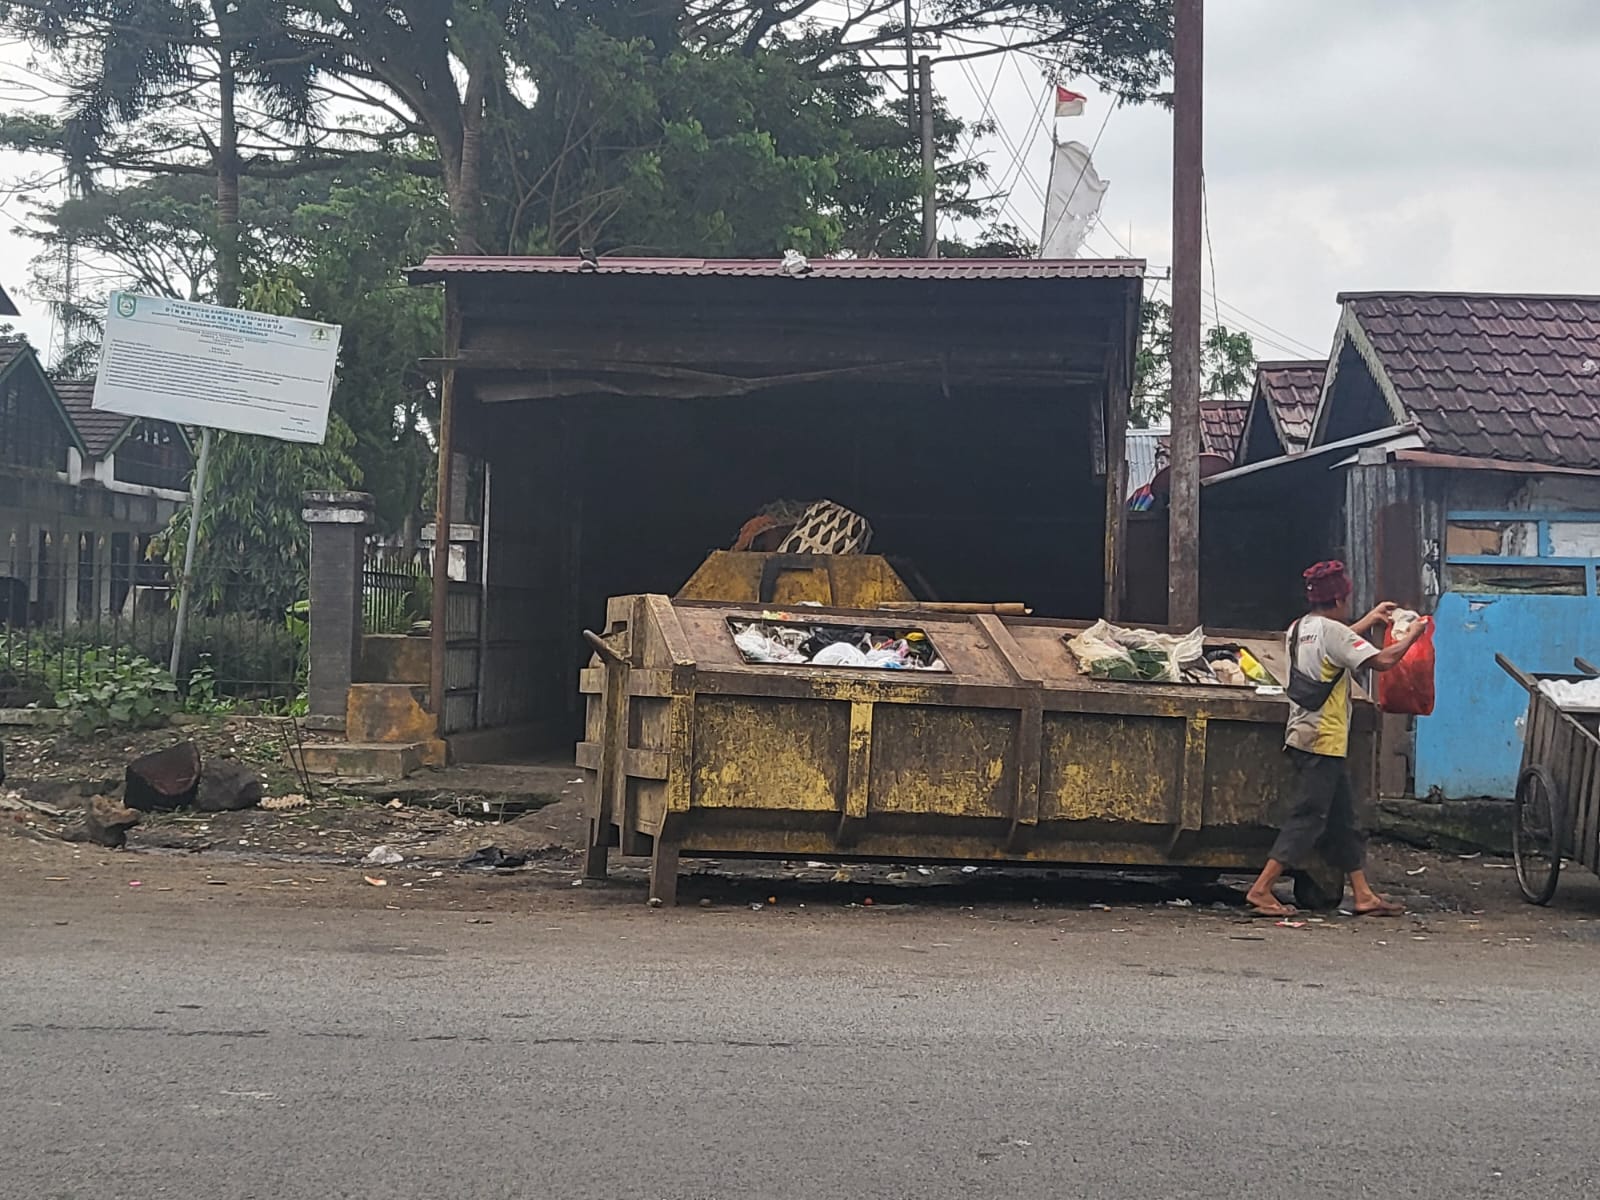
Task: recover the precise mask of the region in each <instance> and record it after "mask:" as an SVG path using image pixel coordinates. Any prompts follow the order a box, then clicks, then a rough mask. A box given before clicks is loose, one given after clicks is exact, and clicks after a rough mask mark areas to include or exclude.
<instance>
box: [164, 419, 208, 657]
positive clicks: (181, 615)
mask: <svg viewBox="0 0 1600 1200" xmlns="http://www.w3.org/2000/svg"><path fill="white" fill-rule="evenodd" d="M210 465H211V427H210V426H209V425H207V426H205V427H204V428H202V429H201V430H200V461H199V462H197V463H195V465H194V487H193V489H191V491H190V493H189V542H188V545H186V546H185V547H184V550H183V574H182V576H180V577H179V579H178V615H177V618H176V619H175V620H174V621H173V623H172V661H171V663H170V664H168V666H167V670H169V671H170V672H172V678H173V679H174V680H176V679H177V678H178V660H179V659H180V658H182V657H183V635H184V631H185V630H187V629H188V627H189V589H190V588H191V587H192V586H193V581H194V549H195V544H196V543H197V542H199V540H200V506H201V505H202V504H204V503H205V502H206V468H207V467H209V466H210Z"/></svg>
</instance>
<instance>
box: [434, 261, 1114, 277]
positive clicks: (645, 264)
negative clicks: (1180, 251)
mask: <svg viewBox="0 0 1600 1200" xmlns="http://www.w3.org/2000/svg"><path fill="white" fill-rule="evenodd" d="M809 265H810V268H811V269H810V271H809V272H808V273H807V274H806V275H803V276H798V277H797V278H801V279H1138V278H1142V277H1143V276H1144V267H1145V264H1144V260H1143V259H1139V258H1114V259H1089V258H1065V259H1042V258H939V259H923V258H814V259H812V260H811V261H810V264H809ZM584 274H592V275H595V276H603V275H660V276H705V275H709V276H721V277H737V278H749V279H765V278H772V279H784V278H789V277H790V276H788V275H787V273H786V272H785V271H784V269H783V263H782V261H781V260H779V259H776V258H761V259H751V258H602V259H600V260H599V263H598V265H597V266H595V267H593V268H592V269H591V268H587V267H586V264H585V263H584V261H583V260H582V259H579V258H553V257H522V258H518V257H509V256H506V257H479V256H465V255H448V254H446V255H434V256H432V257H430V258H428V259H427V260H426V261H425V262H423V264H422V265H421V266H420V267H415V268H413V269H412V270H411V271H410V272H409V278H410V280H411V282H412V283H429V282H434V281H437V280H441V279H445V278H448V277H451V276H458V275H584Z"/></svg>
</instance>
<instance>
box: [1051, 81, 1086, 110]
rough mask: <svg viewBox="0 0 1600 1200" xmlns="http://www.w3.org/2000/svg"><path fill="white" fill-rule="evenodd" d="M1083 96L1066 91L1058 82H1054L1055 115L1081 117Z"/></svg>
mask: <svg viewBox="0 0 1600 1200" xmlns="http://www.w3.org/2000/svg"><path fill="white" fill-rule="evenodd" d="M1083 101H1084V97H1082V96H1080V95H1078V93H1077V92H1072V91H1068V90H1067V89H1066V88H1064V87H1062V86H1061V85H1060V84H1059V83H1058V84H1056V116H1058V117H1081V116H1083Z"/></svg>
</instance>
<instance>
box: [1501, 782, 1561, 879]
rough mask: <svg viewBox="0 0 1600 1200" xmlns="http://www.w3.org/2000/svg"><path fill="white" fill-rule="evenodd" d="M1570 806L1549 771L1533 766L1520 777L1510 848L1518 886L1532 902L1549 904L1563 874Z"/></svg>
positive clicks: (1512, 821)
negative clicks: (1562, 832)
mask: <svg viewBox="0 0 1600 1200" xmlns="http://www.w3.org/2000/svg"><path fill="white" fill-rule="evenodd" d="M1566 815H1567V806H1566V803H1565V801H1563V800H1562V799H1561V793H1560V792H1558V791H1557V790H1556V785H1555V781H1554V780H1552V779H1551V778H1550V772H1549V771H1546V770H1545V769H1544V768H1543V767H1539V766H1533V767H1528V768H1526V769H1524V770H1523V772H1522V776H1521V778H1519V779H1518V780H1517V807H1516V811H1515V812H1514V813H1513V814H1512V820H1511V852H1512V853H1513V854H1514V855H1515V856H1516V860H1517V886H1518V887H1519V888H1521V889H1522V897H1523V899H1525V900H1526V901H1528V903H1529V904H1549V903H1550V897H1552V896H1554V895H1555V894H1556V883H1557V881H1558V880H1560V878H1561V842H1562V836H1561V831H1562V830H1563V829H1564V828H1565V827H1566Z"/></svg>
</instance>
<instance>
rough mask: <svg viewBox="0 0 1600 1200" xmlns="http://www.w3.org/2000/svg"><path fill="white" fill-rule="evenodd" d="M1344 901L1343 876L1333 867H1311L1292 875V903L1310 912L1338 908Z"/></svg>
mask: <svg viewBox="0 0 1600 1200" xmlns="http://www.w3.org/2000/svg"><path fill="white" fill-rule="evenodd" d="M1343 899H1344V875H1343V874H1342V873H1340V872H1339V871H1338V870H1336V869H1335V868H1333V867H1312V868H1311V869H1309V870H1306V869H1301V870H1298V871H1296V872H1295V873H1294V902H1295V904H1296V906H1297V907H1299V908H1304V909H1308V910H1311V911H1326V910H1327V909H1330V908H1338V907H1339V901H1341V900H1343Z"/></svg>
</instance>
